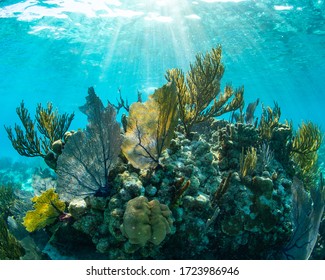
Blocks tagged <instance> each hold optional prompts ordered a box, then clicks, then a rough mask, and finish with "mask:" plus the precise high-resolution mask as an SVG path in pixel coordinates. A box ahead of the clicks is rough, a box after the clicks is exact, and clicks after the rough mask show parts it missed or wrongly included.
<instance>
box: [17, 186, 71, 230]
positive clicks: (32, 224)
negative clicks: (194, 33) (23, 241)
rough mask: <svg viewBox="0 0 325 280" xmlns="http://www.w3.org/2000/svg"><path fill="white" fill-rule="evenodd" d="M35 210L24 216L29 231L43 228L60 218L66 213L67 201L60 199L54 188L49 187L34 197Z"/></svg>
mask: <svg viewBox="0 0 325 280" xmlns="http://www.w3.org/2000/svg"><path fill="white" fill-rule="evenodd" d="M32 202H33V203H34V210H31V211H28V212H27V213H26V216H25V218H24V222H23V224H24V226H25V227H26V229H27V230H28V231H29V232H33V231H35V230H39V229H42V228H44V227H46V226H48V225H51V224H52V223H54V222H55V221H57V220H58V218H59V216H60V215H62V214H65V213H64V210H65V203H64V202H63V201H61V200H60V199H59V195H58V194H57V193H55V191H54V189H48V190H47V191H45V192H43V193H42V194H41V195H40V196H35V197H34V198H33V199H32Z"/></svg>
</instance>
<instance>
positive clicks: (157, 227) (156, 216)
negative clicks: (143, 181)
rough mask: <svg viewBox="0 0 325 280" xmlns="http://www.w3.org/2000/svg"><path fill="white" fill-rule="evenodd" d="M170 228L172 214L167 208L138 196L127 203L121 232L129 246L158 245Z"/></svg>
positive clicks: (155, 201)
mask: <svg viewBox="0 0 325 280" xmlns="http://www.w3.org/2000/svg"><path fill="white" fill-rule="evenodd" d="M171 226H172V213H171V211H170V210H169V208H168V206H166V205H164V204H160V203H159V201H157V200H151V201H150V202H148V199H147V198H146V197H144V196H139V197H136V198H134V199H131V200H130V201H128V203H127V206H126V210H125V213H124V216H123V224H122V225H121V231H122V233H123V234H124V235H125V236H126V237H127V238H128V239H129V242H130V243H131V244H138V245H140V246H145V245H146V244H147V243H148V242H150V243H153V244H154V245H159V244H160V243H161V242H162V241H163V240H164V239H165V237H166V235H167V234H168V233H170V232H171Z"/></svg>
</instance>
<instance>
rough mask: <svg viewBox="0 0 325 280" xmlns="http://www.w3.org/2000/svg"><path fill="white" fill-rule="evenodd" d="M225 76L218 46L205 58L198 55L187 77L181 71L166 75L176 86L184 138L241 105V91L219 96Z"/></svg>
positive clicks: (169, 72) (227, 91)
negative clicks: (208, 120)
mask: <svg viewBox="0 0 325 280" xmlns="http://www.w3.org/2000/svg"><path fill="white" fill-rule="evenodd" d="M223 73H224V66H223V64H222V62H221V46H218V47H217V48H213V49H212V50H211V51H210V52H207V53H206V54H205V55H202V54H198V55H197V56H196V60H195V63H194V64H190V70H189V71H188V72H187V74H186V77H185V75H184V73H183V72H182V71H181V70H180V69H171V70H168V71H167V73H166V76H165V77H166V79H167V81H169V82H173V81H174V82H175V84H176V87H177V98H178V106H179V111H180V112H179V115H180V119H181V122H182V124H183V126H184V130H185V133H186V135H187V136H189V134H190V132H191V131H192V127H193V125H194V124H196V123H200V122H203V121H205V120H207V119H209V118H213V117H218V116H221V115H222V114H225V113H227V112H231V111H235V110H237V109H238V108H240V107H241V106H242V104H243V94H244V88H243V87H241V88H239V89H236V90H233V88H232V87H231V86H230V85H227V86H226V87H225V90H224V92H223V93H222V92H220V81H221V79H222V76H223Z"/></svg>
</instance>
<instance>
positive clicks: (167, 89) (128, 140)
mask: <svg viewBox="0 0 325 280" xmlns="http://www.w3.org/2000/svg"><path fill="white" fill-rule="evenodd" d="M176 98H177V95H176V87H175V84H174V83H168V84H166V85H164V86H163V87H161V88H159V89H157V90H156V91H155V92H154V94H152V95H150V96H149V99H148V100H147V101H146V102H144V103H140V102H136V103H133V104H132V105H131V106H130V112H129V113H130V115H129V118H128V121H127V128H126V133H125V137H124V141H123V144H122V152H123V154H124V155H125V157H126V158H127V159H128V160H129V162H130V163H131V164H132V165H133V166H134V167H135V168H139V169H140V168H143V169H144V168H150V167H155V166H157V165H158V164H159V158H160V157H161V154H162V152H163V151H164V150H165V149H166V148H168V146H169V144H170V142H171V139H172V137H173V135H174V129H175V127H176V125H177V120H178V109H177V99H176Z"/></svg>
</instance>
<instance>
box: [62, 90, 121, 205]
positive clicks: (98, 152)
mask: <svg viewBox="0 0 325 280" xmlns="http://www.w3.org/2000/svg"><path fill="white" fill-rule="evenodd" d="M86 100H87V102H86V104H85V105H84V106H82V107H80V110H81V111H82V112H83V113H84V114H86V115H87V117H88V126H87V128H86V130H85V131H78V132H76V133H74V134H73V135H71V136H70V137H69V139H68V140H67V143H66V144H65V146H64V150H63V152H62V154H61V155H60V157H59V159H58V167H57V174H58V185H57V191H58V192H59V193H60V195H61V197H62V198H64V199H68V200H69V199H72V198H73V197H77V196H81V197H86V196H88V195H94V194H95V195H99V196H107V195H108V194H109V191H110V188H109V181H108V176H109V171H110V170H111V168H112V167H113V165H114V163H115V161H116V160H117V157H118V155H119V153H120V150H121V148H120V147H121V143H122V136H121V134H120V126H119V124H118V123H117V121H116V112H115V109H114V108H113V107H112V106H111V105H110V104H108V105H107V106H106V107H104V105H103V103H102V102H101V100H100V99H99V97H98V96H97V95H96V94H95V91H94V89H93V88H92V87H91V88H89V89H88V96H87V98H86Z"/></svg>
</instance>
